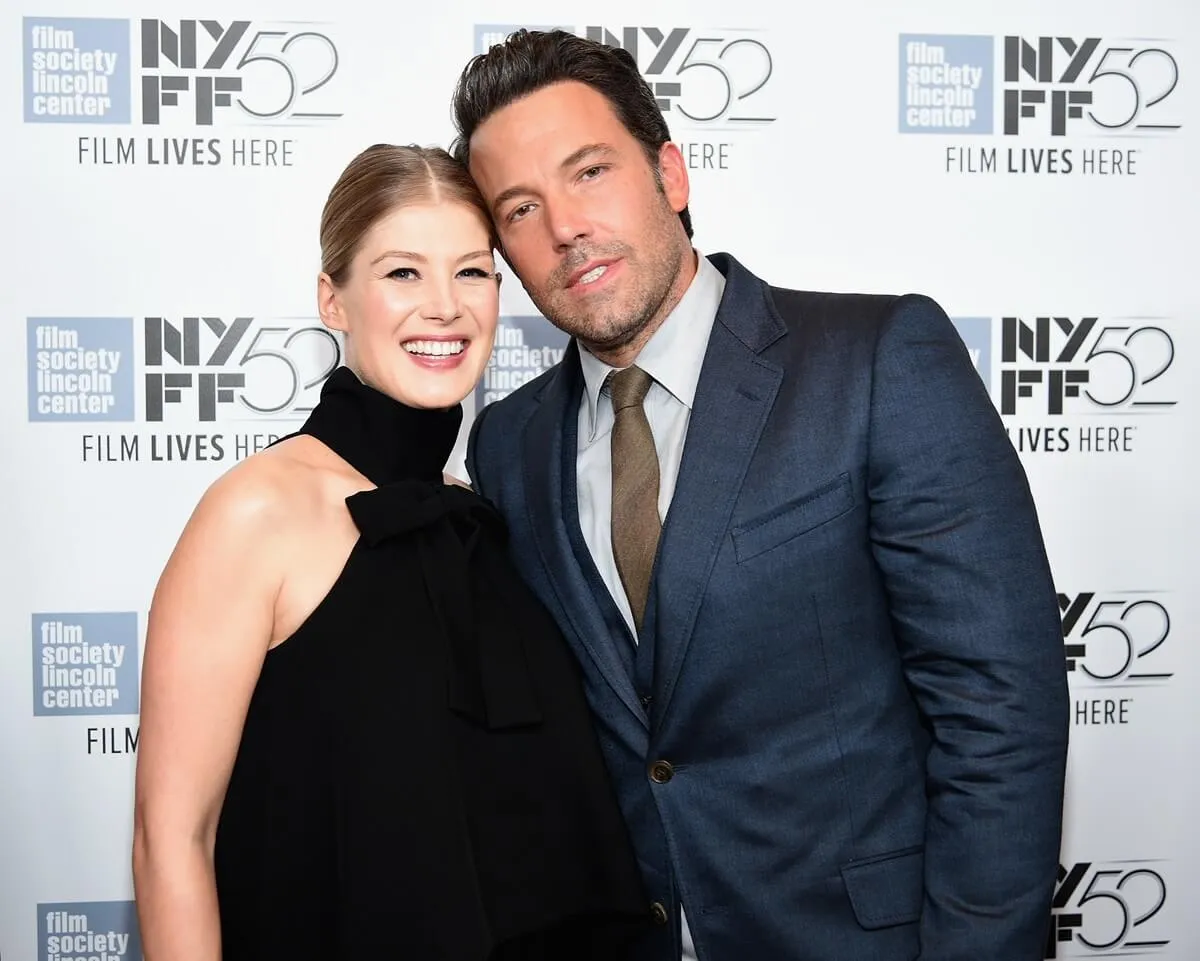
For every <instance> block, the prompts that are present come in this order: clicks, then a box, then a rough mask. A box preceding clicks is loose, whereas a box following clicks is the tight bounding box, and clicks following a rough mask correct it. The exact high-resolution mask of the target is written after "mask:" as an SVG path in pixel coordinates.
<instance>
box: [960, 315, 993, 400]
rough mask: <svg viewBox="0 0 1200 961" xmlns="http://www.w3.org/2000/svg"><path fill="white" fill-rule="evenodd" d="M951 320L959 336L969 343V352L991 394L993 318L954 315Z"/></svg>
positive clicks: (965, 342)
mask: <svg viewBox="0 0 1200 961" xmlns="http://www.w3.org/2000/svg"><path fill="white" fill-rule="evenodd" d="M951 322H952V323H953V324H954V327H955V329H956V330H957V331H958V336H959V337H961V338H962V340H963V343H964V344H966V345H967V353H969V354H970V355H971V362H972V363H973V364H974V365H975V370H976V371H977V372H978V373H979V377H980V379H981V380H982V381H983V384H984V386H985V387H986V388H987V391H988V394H989V396H990V395H991V392H992V318H991V317H952V318H951Z"/></svg>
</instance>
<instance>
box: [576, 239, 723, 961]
mask: <svg viewBox="0 0 1200 961" xmlns="http://www.w3.org/2000/svg"><path fill="white" fill-rule="evenodd" d="M696 259H697V267H696V276H695V277H693V278H692V282H691V284H690V285H689V286H688V289H687V291H686V292H685V293H684V295H683V297H682V298H681V299H680V301H679V303H678V304H676V305H675V309H674V310H672V311H671V313H670V314H668V315H667V318H666V319H665V320H664V321H663V322H662V325H661V326H660V327H659V328H658V330H656V331H655V332H654V334H653V335H652V336H651V338H650V340H649V342H648V343H647V344H646V346H645V347H643V348H642V351H641V353H640V354H638V356H637V359H636V361H635V363H636V364H637V365H638V366H639V367H640V368H642V370H644V371H645V372H646V373H647V374H649V375H650V376H651V377H652V378H654V383H652V384H651V385H650V390H649V391H648V392H647V394H646V399H645V401H644V402H643V406H644V408H645V411H646V419H647V420H648V421H649V422H650V433H651V434H652V435H653V436H654V447H655V450H656V451H657V452H658V470H659V488H658V516H659V519H660V520H664V519H665V518H666V516H667V511H668V510H669V509H670V507H671V497H672V495H673V494H674V493H675V482H676V480H677V479H678V477H679V462H680V460H681V459H682V457H683V444H684V441H685V439H686V438H687V429H688V421H689V419H690V417H691V413H692V402H693V401H694V399H695V397H696V384H697V382H698V381H699V380H700V367H701V365H702V364H703V363H704V352H705V350H706V349H707V348H708V337H709V334H710V333H711V332H712V325H713V321H714V320H715V319H716V316H717V308H718V307H719V306H720V303H721V296H722V294H723V293H724V291H725V278H724V276H723V275H722V274H721V272H720V271H719V270H717V268H716V267H714V266H713V265H712V264H711V263H709V261H708V258H707V257H705V256H703V255H702V254H697V255H696ZM580 346H581V349H580V351H579V361H580V366H581V367H582V368H583V380H584V396H583V402H582V403H581V404H580V405H579V449H578V454H577V457H576V461H575V473H576V483H577V485H578V495H579V523H580V526H581V527H582V528H583V539H584V541H585V542H586V543H587V546H588V550H589V551H590V552H591V555H592V559H593V560H594V561H595V562H596V568H597V569H598V570H599V572H600V576H601V577H602V578H603V579H604V583H605V585H607V587H608V590H609V593H610V594H612V598H613V600H614V601H615V602H616V604H617V608H618V609H619V610H620V611H621V615H622V617H624V618H625V623H626V625H627V626H628V628H629V634H630V637H631V638H632V639H633V640H634V642H635V643H636V642H637V631H636V628H635V627H634V622H633V613H632V611H631V609H630V607H629V599H628V598H627V597H626V596H625V589H624V588H623V587H622V586H621V575H620V574H619V573H618V572H617V562H616V560H615V559H614V557H613V549H612V450H611V446H610V440H609V435H610V434H611V433H612V428H613V409H612V401H611V400H610V398H609V396H608V388H607V387H606V386H605V383H604V382H605V380H606V378H607V377H608V375H609V373H611V372H612V371H613V370H615V369H616V368H614V367H610V366H609V365H608V364H606V363H604V361H602V360H599V359H598V358H597V357H595V356H593V355H592V354H591V353H589V352H588V351H587V350H586V349H582V345H580ZM695 957H696V953H695V948H694V947H693V945H692V938H691V934H690V932H689V931H688V925H687V916H686V914H685V915H684V917H683V958H684V961H694V959H695Z"/></svg>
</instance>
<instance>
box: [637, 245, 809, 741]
mask: <svg viewBox="0 0 1200 961" xmlns="http://www.w3.org/2000/svg"><path fill="white" fill-rule="evenodd" d="M710 259H711V260H712V261H713V263H714V264H716V265H717V267H718V268H719V269H720V270H721V272H722V273H723V274H725V275H726V285H725V293H724V296H723V297H722V299H721V306H720V309H719V310H718V311H717V317H716V321H715V322H714V324H713V329H712V335H711V336H710V337H709V342H708V348H707V350H706V351H705V356H704V365H703V367H702V368H701V372H700V380H699V383H698V384H697V387H696V397H695V400H694V401H693V404H692V414H691V417H690V419H689V421H688V432H687V439H686V441H685V443H684V449H683V459H682V461H681V463H680V468H679V479H678V481H677V482H676V486H675V493H674V495H673V497H672V499H671V509H670V511H669V512H668V514H667V519H666V523H665V524H664V525H663V535H662V542H661V544H660V546H659V554H658V567H657V569H656V571H655V584H654V593H655V596H656V604H655V608H656V621H657V623H656V630H655V645H654V647H655V650H654V655H653V656H654V674H655V689H656V690H655V700H656V702H657V704H656V708H657V710H656V712H655V713H656V717H657V718H658V719H659V720H660V721H661V719H662V718H663V717H664V716H665V714H666V710H667V707H668V705H669V703H670V699H671V695H672V693H673V692H674V689H675V681H676V679H677V678H678V676H679V671H680V668H681V667H682V664H683V658H684V655H685V654H686V653H687V649H688V645H689V644H690V643H691V638H692V633H693V631H694V629H695V626H696V617H697V614H698V613H699V610H700V603H701V601H702V600H703V597H704V592H705V589H706V587H707V585H708V580H709V577H710V576H711V574H712V568H713V564H714V563H715V561H716V556H717V553H718V551H719V549H720V547H721V542H722V540H723V539H724V538H725V536H726V534H727V531H728V527H729V518H730V516H731V514H732V512H733V506H734V504H735V502H736V501H737V496H738V493H739V491H740V490H741V487H742V482H743V480H744V479H745V476H746V471H747V470H748V468H749V466H750V460H751V458H752V457H753V454H754V451H755V449H756V448H757V446H758V440H759V437H760V436H761V434H762V430H763V426H764V425H765V424H766V421H767V414H768V413H769V412H770V410H771V406H772V405H773V403H774V401H775V394H776V393H777V391H778V390H779V385H780V382H781V381H782V380H783V371H782V369H781V368H780V367H779V366H777V365H775V364H772V363H770V362H768V361H766V360H764V359H763V358H762V357H760V356H759V354H760V352H761V351H762V350H764V349H765V348H766V347H767V346H769V345H770V344H771V343H774V342H775V341H776V340H778V339H779V338H780V337H782V336H783V335H784V333H785V332H786V328H785V327H784V324H783V321H782V320H781V319H780V317H779V315H778V314H777V313H776V312H775V310H774V308H773V306H772V305H771V303H770V300H769V299H768V297H767V294H766V285H765V284H763V282H762V281H760V280H758V278H756V277H754V276H753V275H752V274H750V273H749V271H747V270H746V269H745V268H744V267H742V266H741V265H740V264H738V263H737V261H735V260H734V259H733V258H732V257H729V256H727V255H722V254H716V255H713V256H712V257H711V258H710Z"/></svg>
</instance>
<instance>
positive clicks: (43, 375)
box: [26, 317, 134, 421]
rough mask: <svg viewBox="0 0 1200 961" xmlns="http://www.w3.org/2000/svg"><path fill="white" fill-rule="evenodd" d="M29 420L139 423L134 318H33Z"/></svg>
mask: <svg viewBox="0 0 1200 961" xmlns="http://www.w3.org/2000/svg"><path fill="white" fill-rule="evenodd" d="M27 324H28V327H27V342H26V343H27V353H28V358H29V419H30V420H37V421H104V420H111V421H128V420H133V418H134V396H133V318H132V317H29V318H27Z"/></svg>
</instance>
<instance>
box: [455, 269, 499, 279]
mask: <svg viewBox="0 0 1200 961" xmlns="http://www.w3.org/2000/svg"><path fill="white" fill-rule="evenodd" d="M459 276H461V277H470V278H471V279H472V280H486V279H487V278H488V277H491V276H492V275H491V273H489V272H488V271H486V270H484V269H483V268H482V267H467V268H466V269H465V270H460V271H459Z"/></svg>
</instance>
